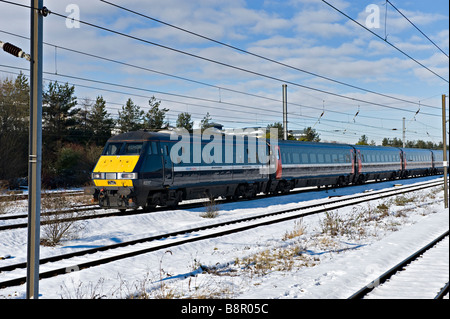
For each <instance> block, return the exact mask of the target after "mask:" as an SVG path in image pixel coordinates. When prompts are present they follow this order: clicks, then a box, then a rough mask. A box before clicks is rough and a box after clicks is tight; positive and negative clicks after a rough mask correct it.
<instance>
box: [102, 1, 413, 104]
mask: <svg viewBox="0 0 450 319" xmlns="http://www.w3.org/2000/svg"><path fill="white" fill-rule="evenodd" d="M100 1H101V2H104V3H106V4H109V5H111V6H114V7H116V8H119V9H121V10H124V11H127V12H130V13H132V14H135V15H138V16H141V17H144V18H146V19H149V20H152V21H154V22H157V23H160V24H163V25H166V26H169V27H171V28H174V29H177V30H179V31H182V32H186V33H188V34H191V35H194V36H196V37H199V38H202V39H205V40H208V41H211V42H214V43H216V44H219V45H222V46H225V47H228V48H230V49H233V50H236V51H239V52H242V53H245V54H248V55H251V56H254V57H257V58H259V59H263V60H265V61H269V62H272V63H275V64H278V65H281V66H284V67H287V68H290V69H293V70H296V71H299V72H302V73H306V74H309V75H312V76H314V77H318V78H321V79H324V80H327V81H331V82H334V83H337V84H340V85H344V86H347V87H350V88H353V89H357V90H361V91H364V92H367V93H371V94H375V95H379V96H383V97H387V98H390V99H395V100H398V101H402V102H407V103H412V104H417V102H414V101H408V100H405V99H402V98H397V97H394V96H391V95H387V94H384V93H380V92H376V91H373V90H369V89H365V88H362V87H359V86H356V85H352V84H349V83H345V82H343V81H339V80H336V79H332V78H330V77H326V76H323V75H320V74H317V73H314V72H311V71H307V70H304V69H300V68H298V67H295V66H292V65H289V64H287V63H283V62H280V61H277V60H275V59H272V58H268V57H265V56H262V55H260V54H257V53H254V52H251V51H248V50H245V49H242V48H239V47H236V46H234V45H231V44H227V43H224V42H222V41H219V40H216V39H213V38H210V37H207V36H205V35H202V34H199V33H197V32H193V31H190V30H187V29H185V28H182V27H179V26H176V25H174V24H171V23H168V22H165V21H162V20H160V19H156V18H154V17H151V16H148V15H146V14H143V13H140V12H137V11H135V10H131V9H129V8H125V7H123V6H120V5H118V4H115V3H112V2H109V1H106V0H100Z"/></svg>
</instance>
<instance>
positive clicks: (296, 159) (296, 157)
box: [292, 153, 300, 163]
mask: <svg viewBox="0 0 450 319" xmlns="http://www.w3.org/2000/svg"><path fill="white" fill-rule="evenodd" d="M292 156H293V157H294V163H300V155H299V154H298V153H294V154H292Z"/></svg>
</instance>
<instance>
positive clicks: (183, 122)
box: [177, 112, 194, 131]
mask: <svg viewBox="0 0 450 319" xmlns="http://www.w3.org/2000/svg"><path fill="white" fill-rule="evenodd" d="M177 127H183V128H185V129H186V130H188V131H192V129H193V127H194V121H192V117H191V114H189V113H188V112H183V113H180V114H178V118H177Z"/></svg>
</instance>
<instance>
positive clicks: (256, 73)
mask: <svg viewBox="0 0 450 319" xmlns="http://www.w3.org/2000/svg"><path fill="white" fill-rule="evenodd" d="M2 2H7V3H10V2H9V1H3V0H2ZM52 13H53V14H55V15H58V16H61V17H64V18H67V17H66V16H65V15H61V14H58V13H55V12H52ZM79 22H80V23H84V24H87V25H90V26H93V27H96V28H99V29H102V30H105V31H109V32H113V33H116V34H119V35H122V36H126V37H130V38H132V39H136V40H139V41H143V42H146V43H149V44H153V45H156V46H162V45H159V44H155V43H153V42H151V41H147V40H145V39H140V38H137V37H134V36H131V35H127V34H124V33H122V32H118V31H114V30H111V29H107V28H104V27H101V26H97V25H94V24H92V23H89V22H84V21H79ZM162 47H163V48H167V49H169V50H175V51H176V52H180V53H183V54H187V55H191V56H194V57H198V58H201V59H206V60H207V61H210V62H214V63H218V64H222V65H225V66H229V67H232V68H235V69H238V70H241V71H244V72H249V73H252V74H255V75H260V76H264V77H268V78H270V79H274V80H277V81H282V82H284V83H286V82H287V83H290V84H292V85H296V86H300V87H304V88H308V89H312V90H315V91H319V92H323V93H326V94H331V95H335V96H338V97H340V98H347V99H351V100H353V101H360V102H363V103H367V104H372V105H379V106H381V107H388V106H386V105H383V104H379V103H373V102H369V101H365V100H359V99H355V98H350V97H347V96H343V95H340V94H335V93H332V92H328V91H324V90H320V89H316V88H311V87H307V86H303V85H300V84H297V83H293V82H289V81H283V80H281V79H277V78H275V77H271V76H267V75H263V74H261V73H258V72H254V71H250V70H246V69H243V68H240V67H236V66H232V65H228V64H226V63H222V62H219V61H215V60H211V59H208V58H204V57H200V56H196V55H193V54H191V53H188V52H185V51H181V50H178V49H174V48H169V47H166V46H162ZM50 74H51V73H50ZM62 76H67V77H69V78H70V77H72V78H78V79H82V78H80V77H73V76H69V75H62ZM180 78H181V77H180ZM83 80H87V79H83ZM93 81H94V82H99V83H101V82H102V81H96V80H93ZM199 83H200V82H199ZM202 84H203V83H202ZM122 87H127V86H122ZM216 87H217V86H216ZM129 88H132V89H135V88H134V87H129ZM154 92H158V93H162V94H164V92H160V91H154ZM239 93H242V92H239ZM172 95H175V96H176V94H172ZM178 96H180V97H186V96H182V95H178ZM213 102H216V101H213ZM407 102H408V103H409V102H410V101H407ZM290 104H292V103H290ZM302 106H303V105H302ZM247 107H248V106H247ZM388 108H391V109H397V110H401V111H406V112H414V111H409V110H405V109H402V108H395V107H388ZM265 111H267V110H265ZM344 114H347V113H344ZM423 114H426V113H423ZM347 115H348V114H347ZM428 115H432V116H436V115H434V114H428Z"/></svg>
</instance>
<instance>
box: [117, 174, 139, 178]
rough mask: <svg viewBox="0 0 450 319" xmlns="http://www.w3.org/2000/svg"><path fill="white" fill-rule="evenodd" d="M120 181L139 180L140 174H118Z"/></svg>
mask: <svg viewBox="0 0 450 319" xmlns="http://www.w3.org/2000/svg"><path fill="white" fill-rule="evenodd" d="M117 175H118V178H119V179H137V178H138V173H119V174H117Z"/></svg>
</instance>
